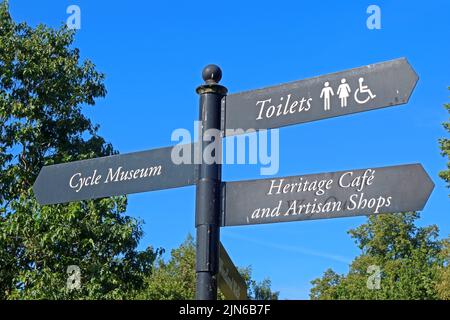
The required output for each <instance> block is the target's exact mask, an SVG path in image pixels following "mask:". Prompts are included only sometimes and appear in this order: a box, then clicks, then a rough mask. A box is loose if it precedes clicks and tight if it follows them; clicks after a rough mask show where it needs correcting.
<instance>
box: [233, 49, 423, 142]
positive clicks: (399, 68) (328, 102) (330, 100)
mask: <svg viewBox="0 0 450 320" xmlns="http://www.w3.org/2000/svg"><path fill="white" fill-rule="evenodd" d="M417 81H418V76H417V74H416V72H415V71H414V70H413V69H412V67H411V65H410V64H409V63H408V61H407V60H406V59H405V58H400V59H396V60H392V61H387V62H382V63H377V64H371V65H367V66H364V67H360V68H355V69H350V70H347V71H342V72H337V73H332V74H328V75H323V76H319V77H314V78H310V79H305V80H300V81H295V82H290V83H286V84H281V85H278V86H273V87H268V88H264V89H258V90H253V91H246V92H242V93H237V94H230V95H228V96H227V97H226V98H225V99H226V100H225V105H226V109H225V125H224V129H225V135H227V136H232V135H236V134H242V133H243V132H242V131H239V130H243V131H244V132H245V131H246V130H249V129H256V130H257V129H272V128H279V127H283V126H288V125H293V124H299V123H305V122H310V121H316V120H320V119H326V118H332V117H338V116H342V115H347V114H352V113H357V112H363V111H369V110H374V109H380V108H385V107H391V106H396V105H401V104H405V103H407V102H408V100H409V97H410V96H411V94H412V91H413V90H414V87H415V85H416V83H417ZM236 130H238V131H236Z"/></svg>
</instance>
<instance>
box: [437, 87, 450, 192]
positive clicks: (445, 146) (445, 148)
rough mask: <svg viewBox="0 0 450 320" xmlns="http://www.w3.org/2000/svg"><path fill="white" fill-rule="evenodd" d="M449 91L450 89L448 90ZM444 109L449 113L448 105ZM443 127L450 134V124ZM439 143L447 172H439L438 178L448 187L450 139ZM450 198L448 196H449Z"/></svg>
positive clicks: (449, 178) (449, 105)
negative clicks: (445, 182)
mask: <svg viewBox="0 0 450 320" xmlns="http://www.w3.org/2000/svg"><path fill="white" fill-rule="evenodd" d="M448 89H449V90H450V87H449V88H448ZM444 107H445V108H446V109H447V111H448V112H450V104H445V105H444ZM442 125H443V126H444V129H445V130H446V131H447V132H448V133H450V122H444V123H443V124H442ZM439 143H440V146H441V154H442V156H444V157H445V156H446V157H447V160H448V162H447V170H443V171H441V172H440V174H439V176H440V177H441V178H442V179H444V180H445V181H447V183H448V187H450V139H448V138H442V139H439ZM449 196H450V194H449Z"/></svg>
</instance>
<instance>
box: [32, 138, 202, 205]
mask: <svg viewBox="0 0 450 320" xmlns="http://www.w3.org/2000/svg"><path fill="white" fill-rule="evenodd" d="M186 146H187V145H186ZM188 147H189V148H192V149H194V148H193V145H189V146H188ZM192 149H191V151H192ZM173 150H174V148H173V147H167V148H160V149H153V150H148V151H142V152H135V153H129V154H122V155H113V156H109V157H102V158H96V159H89V160H82V161H75V162H70V163H64V164H56V165H51V166H46V167H43V168H42V169H41V172H40V173H39V175H38V177H37V179H36V181H35V183H34V185H33V191H34V193H35V196H36V199H37V200H38V202H39V203H40V204H41V205H47V204H56V203H65V202H70V201H80V200H88V199H96V198H103V197H111V196H118V195H125V194H131V193H138V192H145V191H153V190H161V189H168V188H176V187H182V186H188V185H193V184H195V182H196V167H195V165H194V164H175V163H174V162H173V160H172V151H173ZM191 155H193V153H191Z"/></svg>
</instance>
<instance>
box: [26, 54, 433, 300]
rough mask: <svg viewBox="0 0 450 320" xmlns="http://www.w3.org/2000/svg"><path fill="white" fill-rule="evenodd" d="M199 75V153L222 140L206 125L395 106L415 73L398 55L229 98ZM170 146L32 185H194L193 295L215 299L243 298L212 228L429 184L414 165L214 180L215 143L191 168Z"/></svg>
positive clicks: (407, 202)
mask: <svg viewBox="0 0 450 320" xmlns="http://www.w3.org/2000/svg"><path fill="white" fill-rule="evenodd" d="M202 76H203V79H204V80H205V83H204V84H203V85H201V86H200V87H198V88H197V93H198V94H199V96H200V110H199V114H200V121H201V131H202V143H201V144H199V147H198V148H197V147H194V146H196V145H192V146H191V147H192V148H193V149H192V150H193V151H192V150H191V154H194V155H195V156H194V157H195V158H196V159H202V160H204V159H203V157H202V156H203V155H204V154H205V152H207V151H209V150H210V149H214V148H211V146H216V147H217V146H219V148H220V146H221V141H215V140H214V139H218V140H220V139H221V137H216V136H214V137H211V136H208V135H209V133H208V132H210V131H209V130H210V129H214V130H215V131H219V132H220V130H225V132H224V134H225V135H229V136H230V135H235V134H242V133H247V132H248V130H249V129H250V130H258V129H270V128H278V127H282V126H287V125H291V124H297V123H304V122H309V121H315V120H320V119H325V118H331V117H337V116H341V115H346V114H352V113H356V112H362V111H368V110H373V109H379V108H384V107H389V106H395V105H400V104H404V103H406V102H407V101H408V99H409V97H410V95H411V93H412V91H413V89H414V87H415V85H416V82H417V79H418V77H417V75H416V73H415V72H414V70H413V69H412V68H411V66H410V65H409V64H408V62H407V61H406V59H397V60H393V61H388V62H383V63H378V64H373V65H368V66H365V67H361V68H356V69H351V70H348V71H343V72H338V73H333V74H329V75H325V76H320V77H316V78H311V79H307V80H300V81H296V82H291V83H287V84H283V85H279V86H274V87H269V88H265V89H260V90H254V91H248V92H243V93H237V94H232V95H229V96H226V95H227V89H226V88H225V87H223V86H221V85H219V81H220V80H221V78H222V72H221V70H220V68H219V67H217V66H215V65H209V66H207V67H206V68H205V69H204V70H203V74H202ZM207 136H208V137H207ZM205 138H207V139H205ZM205 141H206V142H205ZM200 146H201V147H200ZM177 150H183V148H178V149H175V148H173V147H167V148H161V149H155V150H149V151H143V152H136V153H130V154H124V155H114V156H110V157H104V158H97V159H90V160H83V161H76V162H71V163H66V164H56V165H52V166H47V167H44V168H42V170H41V172H40V174H39V176H38V177H37V179H36V182H35V184H34V186H33V190H34V193H35V195H36V199H37V200H38V202H39V203H40V204H42V205H47V204H56V203H65V202H69V201H80V200H89V199H96V198H101V197H110V196H118V195H124V194H130V193H136V192H145V191H152V190H161V189H168V188H176V187H182V186H187V185H193V184H195V185H196V187H197V190H196V209H195V227H196V229H197V252H196V275H197V284H196V298H197V299H199V300H214V299H216V298H217V284H218V283H219V286H220V288H221V290H222V292H223V293H224V295H225V296H226V297H227V298H228V299H246V298H247V295H246V294H247V288H246V285H245V281H244V280H243V279H242V277H241V276H240V274H239V272H238V271H237V269H236V267H235V266H234V265H233V263H232V261H231V259H230V257H229V256H228V254H227V253H226V251H225V249H224V248H223V246H221V245H220V227H221V226H236V225H249V224H261V223H272V222H285V221H300V220H312V219H324V218H336V217H347V216H356V215H370V214H380V213H393V212H403V211H416V210H421V209H423V207H424V205H425V203H426V201H427V199H428V197H429V196H430V193H431V191H432V190H433V187H434V185H433V182H432V181H431V179H430V177H429V176H428V175H427V174H426V172H425V171H424V169H423V168H422V166H421V165H420V164H411V165H402V166H394V167H383V168H369V169H364V170H348V171H340V172H334V173H323V174H312V175H303V176H293V177H284V178H272V179H262V180H252V181H236V182H222V177H221V165H220V163H218V161H217V160H218V158H219V157H220V155H221V154H222V152H221V150H215V155H217V156H216V161H215V162H214V161H213V162H211V161H202V162H201V163H200V164H198V165H196V164H177V162H176V161H174V157H173V153H174V152H177ZM217 280H218V281H217Z"/></svg>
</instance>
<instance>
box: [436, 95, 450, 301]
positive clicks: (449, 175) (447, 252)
mask: <svg viewBox="0 0 450 320" xmlns="http://www.w3.org/2000/svg"><path fill="white" fill-rule="evenodd" d="M448 89H449V90H450V87H449V88H448ZM444 107H445V108H446V109H447V111H448V112H450V104H445V105H444ZM443 127H444V129H445V130H446V131H447V132H448V133H450V122H444V123H443ZM439 143H440V147H441V154H442V156H444V157H445V156H446V157H447V160H448V162H447V170H443V171H441V172H440V173H439V176H440V177H441V178H442V179H444V180H445V181H447V183H448V186H449V187H450V139H448V138H442V139H440V140H439ZM449 196H450V194H449ZM442 259H443V260H444V265H443V266H442V267H441V268H440V269H439V279H438V285H437V290H438V294H439V296H440V298H442V299H446V300H450V241H449V240H448V239H447V240H446V241H445V243H444V249H443V250H442Z"/></svg>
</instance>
